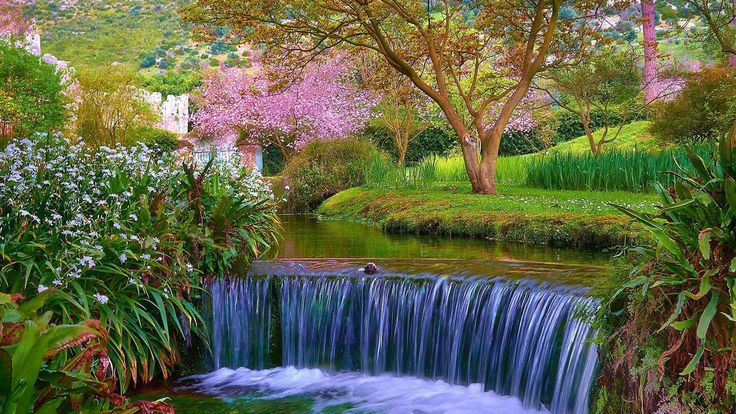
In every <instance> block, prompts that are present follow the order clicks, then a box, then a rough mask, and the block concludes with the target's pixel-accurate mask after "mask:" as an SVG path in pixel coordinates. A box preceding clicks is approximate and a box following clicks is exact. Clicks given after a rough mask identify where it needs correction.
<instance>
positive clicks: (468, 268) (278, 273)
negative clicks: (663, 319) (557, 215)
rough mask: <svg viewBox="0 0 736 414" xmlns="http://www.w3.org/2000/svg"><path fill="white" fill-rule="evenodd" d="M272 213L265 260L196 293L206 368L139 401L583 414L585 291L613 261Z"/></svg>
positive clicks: (587, 377) (587, 363) (588, 383)
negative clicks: (207, 345) (274, 242)
mask: <svg viewBox="0 0 736 414" xmlns="http://www.w3.org/2000/svg"><path fill="white" fill-rule="evenodd" d="M282 220H283V226H284V239H283V241H282V242H281V244H280V245H279V246H278V248H275V249H274V250H273V251H272V252H269V254H268V255H267V258H266V259H263V260H259V261H257V262H256V263H254V265H253V266H252V268H251V269H249V271H248V272H247V274H245V275H242V276H241V277H237V278H228V279H221V280H215V281H212V282H211V283H210V284H209V285H208V286H207V288H208V290H209V292H210V293H211V295H210V298H209V300H207V301H206V305H205V309H204V313H205V319H206V320H207V321H208V323H209V329H210V335H211V338H210V339H211V345H212V352H211V355H207V356H205V358H206V360H207V363H208V366H209V367H210V369H211V371H210V372H206V373H202V374H199V375H195V376H192V377H188V378H184V379H182V380H179V381H178V382H176V383H174V384H173V386H172V387H171V388H167V389H164V390H156V391H152V392H149V393H147V394H144V395H143V396H144V397H145V398H157V397H160V396H161V395H166V396H167V397H169V398H170V401H171V402H172V403H173V404H174V406H175V408H176V410H177V412H179V413H199V412H211V413H294V414H297V413H328V414H329V413H365V414H368V413H375V414H389V413H397V414H399V413H416V414H420V413H421V414H423V413H427V414H429V413H437V414H441V413H457V414H461V413H499V414H503V413H508V414H515V413H519V414H521V413H543V412H551V413H554V414H563V413H575V414H585V413H587V412H588V407H589V404H590V398H591V394H592V388H593V384H594V382H595V373H596V368H597V364H598V349H597V347H596V346H595V345H593V344H591V338H592V337H593V336H594V335H595V332H594V330H593V328H592V327H591V324H590V315H591V314H592V313H593V312H594V311H595V309H597V307H598V303H597V301H596V300H595V299H593V298H592V297H591V295H590V292H593V291H595V290H596V289H599V288H601V287H602V286H605V283H606V280H607V272H608V260H609V257H610V254H606V253H604V252H590V251H578V250H565V249H556V248H550V247H546V246H529V245H522V244H503V243H494V242H491V241H487V240H472V239H470V240H469V239H453V238H433V237H424V236H421V237H420V236H411V235H388V234H384V233H383V232H381V231H380V229H376V228H374V227H370V226H366V225H362V224H355V223H344V222H338V221H316V220H315V219H313V218H310V217H306V216H284V217H283V218H282ZM369 261H370V262H374V263H375V264H376V265H377V266H378V269H379V271H378V272H377V273H375V274H366V273H365V272H364V271H363V267H364V266H365V264H366V263H367V262H369Z"/></svg>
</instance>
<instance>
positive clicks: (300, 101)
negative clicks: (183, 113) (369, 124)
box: [195, 58, 373, 160]
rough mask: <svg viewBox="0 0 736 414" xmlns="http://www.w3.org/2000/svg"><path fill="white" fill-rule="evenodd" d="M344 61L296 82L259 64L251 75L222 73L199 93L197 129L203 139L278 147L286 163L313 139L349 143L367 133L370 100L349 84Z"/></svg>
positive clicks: (318, 66) (321, 66)
mask: <svg viewBox="0 0 736 414" xmlns="http://www.w3.org/2000/svg"><path fill="white" fill-rule="evenodd" d="M348 75H349V73H348V69H347V66H346V65H345V64H343V62H342V60H341V59H339V58H333V59H329V60H320V61H315V62H312V63H311V64H310V65H308V66H307V67H306V68H305V69H304V72H303V73H302V74H301V75H300V76H299V78H298V79H294V80H292V81H290V82H289V81H286V79H287V78H288V76H287V73H285V72H283V70H282V69H281V68H278V67H273V68H271V71H270V72H269V71H267V70H266V69H265V68H264V67H263V66H261V65H260V64H259V63H258V62H257V61H255V62H254V67H253V69H251V70H249V71H245V70H241V69H237V68H221V69H220V70H219V71H218V72H215V73H212V74H210V76H208V77H207V78H206V79H205V80H204V83H203V85H202V87H201V88H200V92H201V94H200V95H199V97H198V98H197V103H198V105H199V107H200V109H199V111H197V113H196V115H195V130H196V131H197V133H198V134H199V135H200V136H201V137H204V138H207V137H209V138H220V139H225V140H227V139H228V138H229V137H230V136H232V135H233V133H237V134H239V135H240V139H241V142H245V143H248V144H260V145H263V146H274V147H276V148H278V149H279V151H281V153H282V154H283V155H284V157H285V158H286V159H287V160H288V159H289V158H291V157H292V156H293V155H294V153H295V152H296V151H298V150H299V149H301V148H302V147H303V146H304V145H306V144H307V143H308V142H310V141H313V140H331V139H339V138H345V137H347V136H349V135H350V134H352V133H355V132H357V131H359V130H361V129H362V128H363V126H364V125H365V122H366V121H367V120H368V118H369V117H370V111H371V107H372V104H373V102H372V101H373V99H372V97H371V96H370V95H369V94H368V93H366V92H365V91H362V90H360V89H359V88H357V87H356V86H355V85H354V84H353V83H352V82H351V81H350V79H348Z"/></svg>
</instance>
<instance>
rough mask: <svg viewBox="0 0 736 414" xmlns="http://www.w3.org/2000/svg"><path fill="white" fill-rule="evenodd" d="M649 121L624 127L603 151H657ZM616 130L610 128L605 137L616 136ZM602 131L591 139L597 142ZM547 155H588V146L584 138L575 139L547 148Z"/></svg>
mask: <svg viewBox="0 0 736 414" xmlns="http://www.w3.org/2000/svg"><path fill="white" fill-rule="evenodd" d="M649 125H650V122H649V121H638V122H632V123H630V124H627V125H624V126H623V127H622V128H621V132H620V133H619V135H618V137H617V138H616V139H615V140H614V141H613V142H611V143H609V144H606V145H604V146H603V151H614V150H618V151H628V150H631V149H636V150H637V151H639V150H641V151H657V150H658V149H659V144H658V143H657V142H656V141H655V139H654V137H652V135H651V134H650V133H649V131H648V130H649ZM616 128H617V127H614V128H611V129H609V131H608V134H607V137H609V138H610V137H611V136H613V135H615V134H616ZM603 132H604V129H602V128H601V129H599V130H597V131H595V132H593V138H595V140H596V141H597V140H599V139H600V138H601V136H602V135H603ZM546 152H547V153H550V154H555V153H590V144H589V143H588V138H587V137H586V136H581V137H577V138H575V139H571V140H570V141H566V142H561V143H559V144H557V145H555V146H554V147H551V148H549V149H548V150H547V151H546Z"/></svg>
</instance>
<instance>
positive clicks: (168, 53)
mask: <svg viewBox="0 0 736 414" xmlns="http://www.w3.org/2000/svg"><path fill="white" fill-rule="evenodd" d="M186 2H187V1H186V0H120V1H117V2H110V1H103V0H59V1H54V0H37V1H36V3H35V5H34V6H33V8H32V11H31V15H32V17H33V19H34V20H35V22H36V27H37V28H38V30H39V31H40V32H41V47H42V52H43V53H50V54H53V55H55V56H56V57H58V58H59V59H62V60H67V61H69V62H70V63H71V65H72V66H74V67H78V68H85V67H86V68H89V67H99V66H106V65H110V64H112V63H113V62H117V63H118V64H123V65H126V66H129V67H130V68H131V69H135V70H142V71H143V72H144V73H148V74H152V73H158V72H161V71H163V70H167V69H175V68H176V69H181V70H191V69H199V67H201V66H219V64H220V62H226V63H227V64H228V65H242V64H244V61H245V59H243V53H244V50H243V49H242V48H236V47H234V46H231V45H228V44H225V43H223V42H222V41H219V42H214V43H212V44H199V43H195V42H193V41H192V40H191V36H190V33H189V30H188V29H187V28H186V27H183V26H182V24H181V21H180V19H179V16H178V14H177V10H178V8H179V7H180V6H182V5H183V4H185V3H186ZM222 31H223V33H225V29H223V30H222Z"/></svg>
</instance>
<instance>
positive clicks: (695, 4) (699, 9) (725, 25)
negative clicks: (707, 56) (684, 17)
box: [674, 0, 736, 66]
mask: <svg viewBox="0 0 736 414" xmlns="http://www.w3.org/2000/svg"><path fill="white" fill-rule="evenodd" d="M674 3H675V6H676V7H677V6H680V7H682V6H687V7H688V8H690V9H691V10H694V11H695V14H696V15H698V16H699V17H700V19H701V20H702V21H703V23H704V24H705V25H706V26H708V29H709V30H710V32H711V33H712V35H713V37H714V38H715V41H716V42H717V43H718V46H719V47H720V48H721V52H722V53H723V54H724V55H725V56H728V60H729V63H730V64H731V65H732V66H733V65H736V1H734V0H720V1H712V0H680V1H675V2H674ZM680 3H684V4H680Z"/></svg>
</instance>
